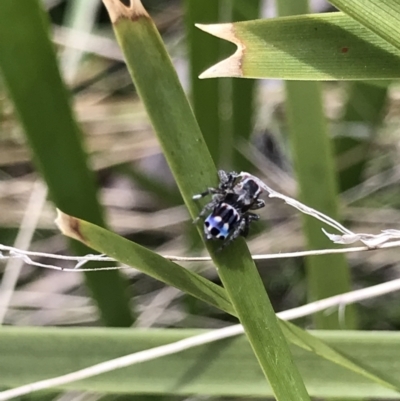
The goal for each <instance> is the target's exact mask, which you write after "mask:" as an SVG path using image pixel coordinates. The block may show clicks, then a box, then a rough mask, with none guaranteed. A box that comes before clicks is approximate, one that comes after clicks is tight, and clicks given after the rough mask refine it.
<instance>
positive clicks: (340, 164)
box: [334, 81, 388, 192]
mask: <svg viewBox="0 0 400 401" xmlns="http://www.w3.org/2000/svg"><path fill="white" fill-rule="evenodd" d="M380 82H381V81H380ZM387 91H388V86H387V85H386V86H378V85H375V84H374V83H368V82H352V83H351V84H350V88H348V93H349V97H348V100H347V104H346V108H345V112H344V116H343V118H342V120H341V121H340V122H339V127H338V129H339V135H338V136H337V137H335V138H334V144H335V152H336V166H337V169H338V171H339V185H340V191H341V192H343V191H346V190H348V189H350V188H353V187H355V186H356V185H358V184H361V182H362V179H363V172H364V170H365V166H366V164H367V163H368V160H369V157H370V152H369V150H370V147H371V144H372V141H373V140H374V138H375V131H376V130H377V128H378V127H379V125H380V124H381V123H382V118H383V116H384V107H385V105H386V99H387ZM360 130H362V132H365V135H364V136H363V137H361V138H360V137H359V136H357V135H352V134H353V133H354V132H360Z"/></svg>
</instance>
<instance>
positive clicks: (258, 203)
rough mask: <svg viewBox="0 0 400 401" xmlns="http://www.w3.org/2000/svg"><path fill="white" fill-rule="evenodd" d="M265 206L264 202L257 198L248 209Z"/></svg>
mask: <svg viewBox="0 0 400 401" xmlns="http://www.w3.org/2000/svg"><path fill="white" fill-rule="evenodd" d="M264 206H265V202H264V201H263V200H262V199H257V201H256V203H254V204H253V205H251V206H250V210H257V209H261V208H263V207H264Z"/></svg>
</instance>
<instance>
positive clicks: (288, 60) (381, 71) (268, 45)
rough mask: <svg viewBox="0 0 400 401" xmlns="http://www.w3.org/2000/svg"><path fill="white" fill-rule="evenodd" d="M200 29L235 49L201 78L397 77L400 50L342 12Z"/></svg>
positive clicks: (348, 78)
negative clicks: (228, 43)
mask: <svg viewBox="0 0 400 401" xmlns="http://www.w3.org/2000/svg"><path fill="white" fill-rule="evenodd" d="M293 3H294V2H293ZM200 27H201V29H203V30H205V31H207V32H209V33H211V34H212V35H215V36H217V37H220V38H222V39H225V40H228V41H231V42H233V43H235V44H237V45H239V50H238V51H237V52H236V53H235V55H234V56H231V57H230V58H228V59H226V60H224V61H222V62H221V63H219V64H217V65H215V66H213V67H211V68H210V69H209V70H207V71H206V72H204V73H203V74H202V75H201V77H202V78H211V77H231V76H236V77H245V78H279V79H291V80H359V79H362V80H368V79H390V78H399V76H400V51H399V50H398V49H397V48H395V47H394V46H393V45H391V44H390V43H388V42H386V41H385V40H384V39H382V38H380V37H379V36H377V35H376V34H375V33H373V32H371V31H370V30H369V29H367V28H365V27H364V26H363V25H361V24H360V23H358V22H357V21H355V20H353V19H352V18H351V17H349V16H347V15H346V14H343V13H327V14H311V15H303V16H295V17H282V18H275V19H268V20H256V21H249V22H241V23H240V22H238V23H233V24H222V25H201V26H200ZM243 49H245V50H243Z"/></svg>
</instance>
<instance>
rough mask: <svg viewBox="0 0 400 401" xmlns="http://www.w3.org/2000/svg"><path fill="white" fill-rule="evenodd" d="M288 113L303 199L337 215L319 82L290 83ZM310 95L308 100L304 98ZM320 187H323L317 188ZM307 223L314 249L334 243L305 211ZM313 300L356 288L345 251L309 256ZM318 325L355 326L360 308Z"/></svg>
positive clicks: (317, 319) (325, 318) (331, 316)
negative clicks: (335, 253)
mask: <svg viewBox="0 0 400 401" xmlns="http://www.w3.org/2000/svg"><path fill="white" fill-rule="evenodd" d="M286 89H287V106H286V107H287V114H288V123H289V127H288V128H289V133H290V142H291V148H292V155H293V159H294V165H295V171H296V176H297V179H298V183H299V189H300V199H301V201H302V202H303V203H305V204H306V205H309V206H311V207H313V208H315V209H317V210H320V211H321V212H323V213H325V214H327V215H329V216H332V217H333V218H337V216H338V212H337V185H336V182H335V180H336V176H335V168H334V163H333V155H332V149H331V141H330V139H329V136H328V130H327V126H326V122H325V118H324V115H323V110H322V99H321V90H320V88H319V83H317V82H287V83H286ZM304 99H307V102H305V101H304ZM316 188H317V190H316ZM303 228H304V233H305V235H306V238H307V244H308V247H309V248H310V249H325V248H329V247H331V246H332V244H331V243H330V241H329V240H328V239H327V238H326V237H325V236H324V235H323V233H322V232H321V225H320V224H319V222H317V221H316V220H315V219H312V218H310V217H309V216H303ZM306 266H307V279H308V293H309V298H308V299H309V300H315V299H321V298H326V297H328V296H331V295H335V294H339V293H343V292H347V291H349V290H350V277H349V271H348V266H347V263H346V259H345V256H344V255H339V254H338V255H323V256H321V257H314V256H311V257H308V258H306ZM315 323H316V325H317V327H318V328H325V329H334V328H340V327H342V328H352V327H354V323H355V322H354V311H352V308H349V309H347V308H346V316H345V322H342V323H340V322H339V315H338V312H335V313H332V314H329V315H327V314H324V313H318V314H316V316H315Z"/></svg>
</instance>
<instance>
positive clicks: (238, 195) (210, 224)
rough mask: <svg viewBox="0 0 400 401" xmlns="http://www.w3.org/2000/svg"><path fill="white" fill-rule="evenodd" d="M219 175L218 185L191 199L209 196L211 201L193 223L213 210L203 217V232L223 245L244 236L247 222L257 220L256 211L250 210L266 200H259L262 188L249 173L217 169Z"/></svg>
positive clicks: (255, 208)
mask: <svg viewBox="0 0 400 401" xmlns="http://www.w3.org/2000/svg"><path fill="white" fill-rule="evenodd" d="M218 177H219V180H220V183H219V185H218V188H208V189H207V191H204V192H202V193H201V194H198V195H194V196H193V199H201V198H203V197H205V196H207V195H211V196H212V200H211V201H210V202H209V203H207V204H206V205H205V206H204V208H203V210H202V211H201V212H200V214H199V216H198V217H197V218H196V219H195V221H194V223H196V222H197V221H198V220H199V219H200V217H204V216H205V215H206V213H207V212H208V211H210V210H212V212H211V214H210V215H209V216H208V217H207V218H206V219H205V220H204V234H205V237H206V239H218V240H222V241H224V242H223V245H222V247H221V248H223V247H225V246H226V245H228V244H230V243H231V242H232V241H233V240H235V239H236V238H237V237H239V236H243V237H246V236H247V234H248V232H249V226H250V223H251V222H252V221H255V220H258V219H259V216H258V214H255V213H251V212H250V211H249V210H257V209H261V208H262V207H264V206H265V202H264V201H263V200H261V199H258V197H259V196H260V195H261V193H262V189H261V187H260V185H259V184H258V183H257V182H256V181H255V180H254V178H253V177H252V176H251V175H250V174H249V175H245V174H238V173H235V172H231V173H227V172H225V171H223V170H220V171H218Z"/></svg>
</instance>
